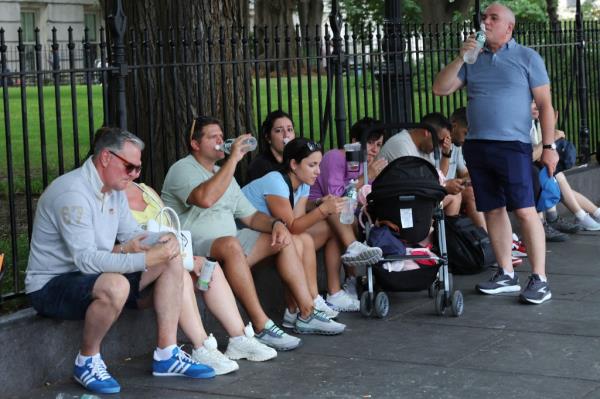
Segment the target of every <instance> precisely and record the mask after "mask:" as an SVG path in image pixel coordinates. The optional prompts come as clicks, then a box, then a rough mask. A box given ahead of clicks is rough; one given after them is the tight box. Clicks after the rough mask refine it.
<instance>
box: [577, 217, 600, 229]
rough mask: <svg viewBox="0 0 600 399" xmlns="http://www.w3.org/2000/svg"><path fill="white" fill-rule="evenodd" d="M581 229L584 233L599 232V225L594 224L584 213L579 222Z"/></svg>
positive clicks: (594, 221)
mask: <svg viewBox="0 0 600 399" xmlns="http://www.w3.org/2000/svg"><path fill="white" fill-rule="evenodd" d="M579 224H580V225H581V227H582V228H583V229H584V230H586V231H598V230H600V223H598V222H596V220H594V218H593V217H591V216H590V214H589V213H586V214H585V216H584V217H583V219H581V220H580V221H579Z"/></svg>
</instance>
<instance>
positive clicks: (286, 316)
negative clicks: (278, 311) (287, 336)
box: [281, 308, 298, 328]
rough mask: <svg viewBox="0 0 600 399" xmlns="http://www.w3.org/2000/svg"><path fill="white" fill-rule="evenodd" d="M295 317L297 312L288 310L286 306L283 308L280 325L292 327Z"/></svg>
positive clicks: (294, 323)
mask: <svg viewBox="0 0 600 399" xmlns="http://www.w3.org/2000/svg"><path fill="white" fill-rule="evenodd" d="M296 317H298V312H290V311H289V309H288V308H285V312H283V322H282V323H281V325H282V326H283V327H285V328H294V326H295V325H296Z"/></svg>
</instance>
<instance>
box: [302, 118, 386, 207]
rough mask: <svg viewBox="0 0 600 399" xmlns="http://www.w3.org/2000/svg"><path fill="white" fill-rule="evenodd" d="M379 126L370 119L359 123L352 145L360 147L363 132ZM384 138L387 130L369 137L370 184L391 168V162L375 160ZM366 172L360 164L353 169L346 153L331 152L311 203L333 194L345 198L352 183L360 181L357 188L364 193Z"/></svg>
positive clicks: (311, 190) (326, 159)
mask: <svg viewBox="0 0 600 399" xmlns="http://www.w3.org/2000/svg"><path fill="white" fill-rule="evenodd" d="M378 123H379V121H377V120H375V119H373V118H369V117H365V118H363V119H361V120H359V121H358V122H356V123H355V124H354V125H353V126H352V128H351V129H350V140H351V142H352V143H360V136H361V135H362V132H363V131H365V129H367V128H369V127H371V126H373V125H376V124H378ZM383 135H384V131H383V130H375V131H373V132H371V133H370V134H369V136H368V137H367V164H368V169H367V173H368V175H369V180H370V181H372V180H373V179H375V178H376V177H377V175H379V172H380V171H381V170H382V169H383V168H385V166H386V165H387V161H386V160H384V159H378V160H375V157H376V156H377V155H378V154H379V151H380V150H381V146H382V145H383ZM362 168H363V165H362V164H359V167H358V168H356V169H354V170H352V169H350V168H349V167H348V165H347V163H346V152H345V151H344V150H337V149H335V150H330V151H328V152H327V153H326V154H325V155H324V156H323V160H322V161H321V174H320V175H319V177H318V178H317V181H316V183H315V184H314V185H313V186H312V187H311V188H310V195H309V200H311V201H316V200H318V199H319V198H322V197H325V196H326V195H329V194H331V195H337V196H343V195H344V194H345V190H346V186H348V183H349V182H350V180H355V179H358V181H357V184H356V188H357V189H360V188H361V187H362V186H363V185H364V184H365V182H364V177H363V171H362Z"/></svg>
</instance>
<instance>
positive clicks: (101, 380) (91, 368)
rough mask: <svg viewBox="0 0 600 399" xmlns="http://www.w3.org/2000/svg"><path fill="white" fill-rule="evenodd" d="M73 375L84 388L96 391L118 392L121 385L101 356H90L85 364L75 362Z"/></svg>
mask: <svg viewBox="0 0 600 399" xmlns="http://www.w3.org/2000/svg"><path fill="white" fill-rule="evenodd" d="M73 377H74V378H75V380H77V382H78V383H80V384H81V385H83V387H84V388H86V389H88V390H90V391H92V392H96V393H117V392H120V391H121V386H120V385H119V383H118V382H117V380H115V379H114V378H112V376H111V375H110V374H109V373H108V370H107V369H106V364H105V363H104V361H103V360H102V358H101V357H100V356H96V357H91V358H89V359H88V360H87V361H86V362H85V364H84V365H83V366H81V367H80V366H78V365H77V364H75V367H74V370H73Z"/></svg>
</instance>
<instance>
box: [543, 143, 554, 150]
mask: <svg viewBox="0 0 600 399" xmlns="http://www.w3.org/2000/svg"><path fill="white" fill-rule="evenodd" d="M542 148H543V149H544V150H556V144H555V143H552V144H544V145H543V146H542Z"/></svg>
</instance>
